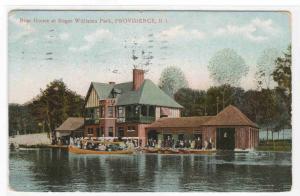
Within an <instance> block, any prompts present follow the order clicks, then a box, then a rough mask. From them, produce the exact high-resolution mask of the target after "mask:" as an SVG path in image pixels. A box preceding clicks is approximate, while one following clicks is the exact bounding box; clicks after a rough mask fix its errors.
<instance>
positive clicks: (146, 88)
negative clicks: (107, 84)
mask: <svg viewBox="0 0 300 196" xmlns="http://www.w3.org/2000/svg"><path fill="white" fill-rule="evenodd" d="M115 88H120V90H121V94H120V96H118V99H117V105H130V104H146V105H156V106H165V107H173V108H183V107H182V106H181V105H180V104H178V103H177V102H176V101H175V100H174V99H173V98H171V97H170V96H169V95H167V94H166V93H165V92H164V91H162V90H161V89H160V88H159V87H157V86H156V85H155V84H154V83H153V82H152V81H151V80H148V79H145V80H144V83H143V84H142V86H141V87H140V88H139V89H138V90H137V91H134V90H132V82H129V83H123V84H119V85H116V86H115Z"/></svg>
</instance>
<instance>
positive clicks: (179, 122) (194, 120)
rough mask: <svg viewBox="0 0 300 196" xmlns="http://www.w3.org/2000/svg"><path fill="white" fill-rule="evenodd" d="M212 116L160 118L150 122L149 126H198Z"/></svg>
mask: <svg viewBox="0 0 300 196" xmlns="http://www.w3.org/2000/svg"><path fill="white" fill-rule="evenodd" d="M211 118H213V116H192V117H178V118H168V117H165V118H160V119H158V120H156V121H155V122H153V123H152V124H150V126H149V127H151V128H154V127H156V128H158V127H200V126H201V125H203V123H205V122H207V121H208V120H210V119H211Z"/></svg>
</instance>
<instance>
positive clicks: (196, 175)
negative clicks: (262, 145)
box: [9, 149, 292, 192]
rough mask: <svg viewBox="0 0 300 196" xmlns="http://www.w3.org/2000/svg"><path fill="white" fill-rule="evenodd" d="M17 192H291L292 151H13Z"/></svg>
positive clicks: (12, 172)
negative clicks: (201, 152) (200, 153)
mask: <svg viewBox="0 0 300 196" xmlns="http://www.w3.org/2000/svg"><path fill="white" fill-rule="evenodd" d="M9 169H10V174H9V181H10V188H11V189H13V190H15V191H55V192H61V191H88V192H92V191H97V192H98V191H122V192H127V191H134V192H136V191H145V192H146V191H178V192H179V191H251V192H254V191H288V190H290V188H291V184H292V179H291V154H290V153H274V152H251V153H218V154H216V155H159V154H158V155H157V154H138V155H101V156H99V155H74V154H68V153H67V152H65V151H63V150H60V149H25V150H19V151H13V152H10V160H9Z"/></svg>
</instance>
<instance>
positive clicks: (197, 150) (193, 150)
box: [189, 149, 217, 154]
mask: <svg viewBox="0 0 300 196" xmlns="http://www.w3.org/2000/svg"><path fill="white" fill-rule="evenodd" d="M215 152H217V151H216V150H200V149H190V150H189V153H190V154H213V153H215Z"/></svg>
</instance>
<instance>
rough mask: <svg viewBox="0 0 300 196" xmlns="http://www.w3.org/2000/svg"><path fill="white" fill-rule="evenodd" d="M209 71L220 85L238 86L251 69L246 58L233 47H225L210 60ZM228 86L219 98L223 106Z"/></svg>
mask: <svg viewBox="0 0 300 196" xmlns="http://www.w3.org/2000/svg"><path fill="white" fill-rule="evenodd" d="M208 71H209V72H210V77H211V78H212V79H213V80H214V81H215V82H216V83H217V84H219V85H225V86H224V87H226V85H230V86H238V85H239V83H240V81H241V79H242V77H243V76H246V75H247V74H248V71H249V66H248V65H246V63H245V60H244V59H243V57H241V56H240V55H239V54H237V53H236V52H235V51H234V50H233V49H230V48H225V49H222V50H219V51H217V52H216V53H215V54H214V55H213V57H212V58H211V59H210V60H209V64H208ZM225 93H226V88H224V89H223V92H222V95H221V96H218V97H217V98H218V99H220V98H222V108H224V107H225Z"/></svg>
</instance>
